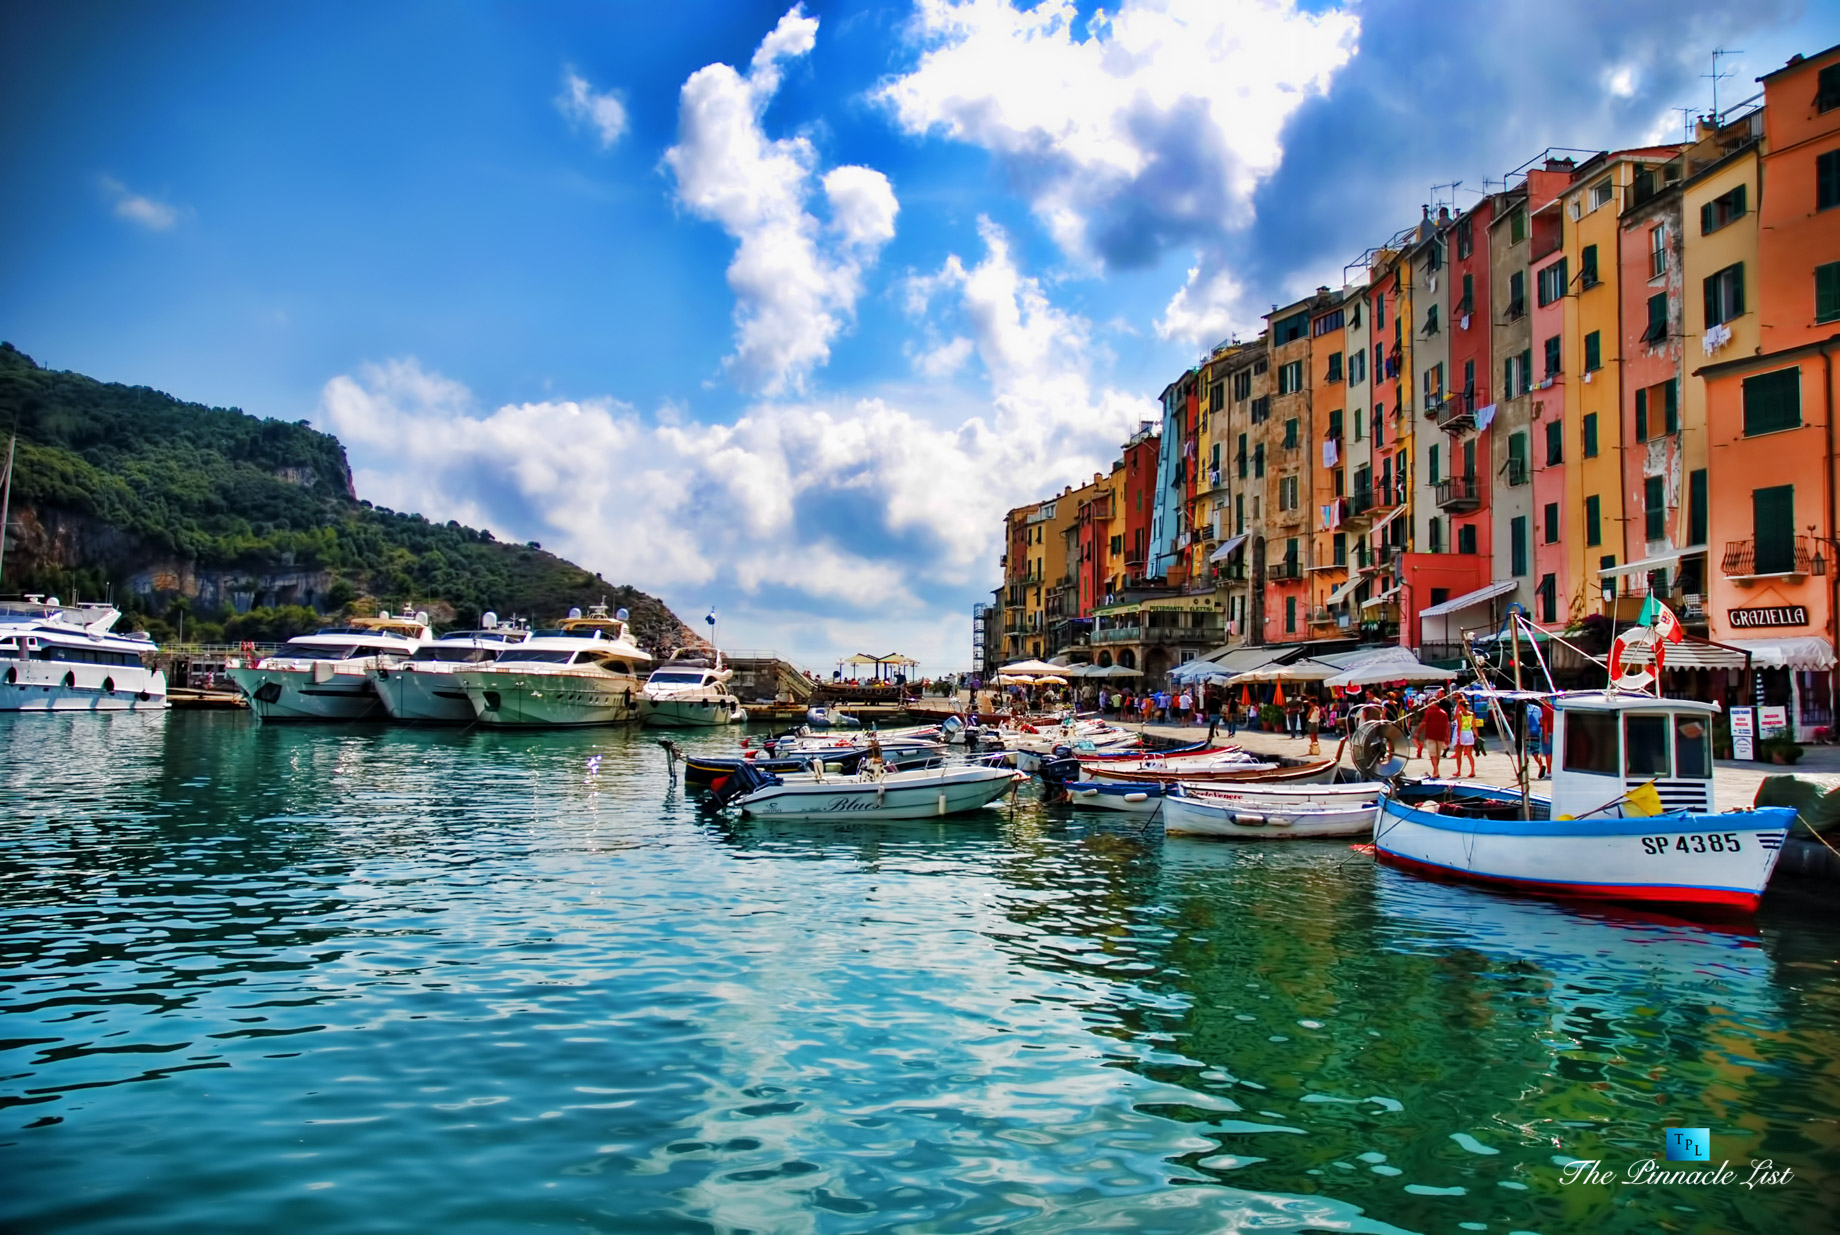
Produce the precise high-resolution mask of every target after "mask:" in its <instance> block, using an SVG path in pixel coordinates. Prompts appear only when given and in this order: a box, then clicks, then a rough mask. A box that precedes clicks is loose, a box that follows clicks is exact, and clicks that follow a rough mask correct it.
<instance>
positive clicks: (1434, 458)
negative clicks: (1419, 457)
mask: <svg viewBox="0 0 1840 1235" xmlns="http://www.w3.org/2000/svg"><path fill="white" fill-rule="evenodd" d="M1442 478H1443V474H1442V473H1441V472H1440V471H1439V470H1438V448H1437V447H1436V446H1433V447H1432V448H1431V483H1432V484H1434V485H1435V484H1436V483H1437V482H1438V481H1439V480H1441V479H1442Z"/></svg>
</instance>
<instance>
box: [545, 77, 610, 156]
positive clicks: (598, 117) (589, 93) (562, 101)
mask: <svg viewBox="0 0 1840 1235" xmlns="http://www.w3.org/2000/svg"><path fill="white" fill-rule="evenodd" d="M556 110H558V111H560V112H561V113H562V114H563V115H564V116H566V117H568V120H569V123H571V124H573V125H576V126H578V127H585V128H588V129H592V130H593V131H594V133H595V135H596V136H597V137H598V138H599V139H600V143H601V149H602V150H611V149H612V148H613V145H614V143H615V142H617V141H619V140H620V138H621V137H622V136H624V135H625V133H626V105H625V104H624V103H622V102H620V99H619V96H618V95H615V94H612V93H606V94H597V93H595V90H594V87H593V86H591V85H589V84H588V80H587V79H586V78H585V77H582V76H581V75H580V74H579V73H577V72H575V70H573V69H569V70H567V71H566V72H565V73H564V74H563V79H562V93H561V94H559V95H557V96H556Z"/></svg>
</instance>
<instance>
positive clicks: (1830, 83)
mask: <svg viewBox="0 0 1840 1235" xmlns="http://www.w3.org/2000/svg"><path fill="white" fill-rule="evenodd" d="M1815 80H1816V82H1817V83H1818V84H1817V85H1816V86H1815V91H1814V109H1815V110H1816V111H1817V112H1824V111H1832V110H1833V109H1834V108H1836V107H1840V64H1830V65H1828V66H1827V67H1826V68H1824V69H1822V70H1821V75H1820V76H1819V77H1818V78H1816V79H1815ZM1681 775H1683V776H1684V775H1686V773H1684V772H1683V773H1681ZM1708 775H1710V773H1708Z"/></svg>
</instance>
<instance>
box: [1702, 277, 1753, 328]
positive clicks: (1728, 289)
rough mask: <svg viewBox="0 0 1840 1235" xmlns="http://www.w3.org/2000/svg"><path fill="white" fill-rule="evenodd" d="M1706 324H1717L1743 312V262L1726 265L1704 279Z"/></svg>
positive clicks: (1741, 314) (1739, 315)
mask: <svg viewBox="0 0 1840 1235" xmlns="http://www.w3.org/2000/svg"><path fill="white" fill-rule="evenodd" d="M1705 286H1706V325H1708V326H1717V325H1719V324H1720V323H1722V322H1729V321H1731V320H1732V319H1733V318H1734V317H1741V316H1743V313H1744V263H1743V262H1739V263H1738V264H1737V265H1735V266H1727V267H1725V269H1723V270H1721V271H1719V272H1718V273H1717V274H1715V275H1713V276H1712V277H1711V278H1709V279H1707V280H1706V285H1705Z"/></svg>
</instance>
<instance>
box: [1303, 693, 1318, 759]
mask: <svg viewBox="0 0 1840 1235" xmlns="http://www.w3.org/2000/svg"><path fill="white" fill-rule="evenodd" d="M1304 723H1305V724H1306V725H1308V726H1309V730H1310V753H1311V754H1312V755H1316V754H1321V753H1322V742H1321V741H1320V740H1319V737H1320V735H1321V733H1322V703H1321V701H1320V700H1317V699H1314V698H1313V699H1311V700H1310V706H1309V710H1308V711H1307V712H1306V713H1305V715H1304Z"/></svg>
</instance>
